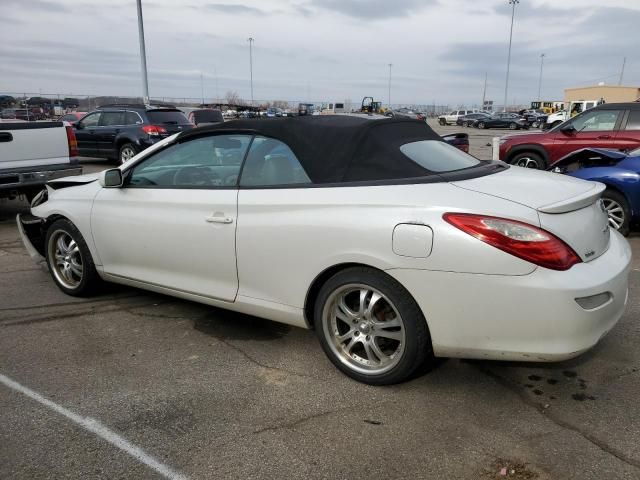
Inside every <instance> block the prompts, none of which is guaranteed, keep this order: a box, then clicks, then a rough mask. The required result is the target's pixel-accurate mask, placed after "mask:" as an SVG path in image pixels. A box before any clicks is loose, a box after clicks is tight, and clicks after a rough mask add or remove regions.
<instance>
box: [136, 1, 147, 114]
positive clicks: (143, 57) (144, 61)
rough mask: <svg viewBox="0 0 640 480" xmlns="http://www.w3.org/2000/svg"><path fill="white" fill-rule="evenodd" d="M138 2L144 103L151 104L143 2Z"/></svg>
mask: <svg viewBox="0 0 640 480" xmlns="http://www.w3.org/2000/svg"><path fill="white" fill-rule="evenodd" d="M137 2H138V35H139V37H140V67H141V69H142V102H143V103H145V104H147V103H149V83H148V82H147V51H146V49H145V47H144V25H143V21H142V0H137Z"/></svg>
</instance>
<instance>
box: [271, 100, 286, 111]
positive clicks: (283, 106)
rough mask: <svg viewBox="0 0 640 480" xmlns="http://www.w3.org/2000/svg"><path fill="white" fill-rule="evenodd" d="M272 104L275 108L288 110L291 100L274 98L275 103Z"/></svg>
mask: <svg viewBox="0 0 640 480" xmlns="http://www.w3.org/2000/svg"><path fill="white" fill-rule="evenodd" d="M271 106H273V107H275V108H281V109H283V110H286V109H288V108H289V102H287V101H285V100H274V101H273V103H272V104H271Z"/></svg>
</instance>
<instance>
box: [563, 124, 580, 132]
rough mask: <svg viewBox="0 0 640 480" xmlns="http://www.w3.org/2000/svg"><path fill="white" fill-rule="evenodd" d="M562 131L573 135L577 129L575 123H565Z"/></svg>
mask: <svg viewBox="0 0 640 480" xmlns="http://www.w3.org/2000/svg"><path fill="white" fill-rule="evenodd" d="M560 131H561V132H562V133H564V134H565V135H573V134H574V133H576V129H575V127H574V126H573V125H571V124H568V125H564V126H563V127H562V128H561V129H560Z"/></svg>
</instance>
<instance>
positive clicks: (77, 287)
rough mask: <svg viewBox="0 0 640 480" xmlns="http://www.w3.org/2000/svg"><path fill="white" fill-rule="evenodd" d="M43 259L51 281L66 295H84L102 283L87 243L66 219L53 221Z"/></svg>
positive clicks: (46, 240)
mask: <svg viewBox="0 0 640 480" xmlns="http://www.w3.org/2000/svg"><path fill="white" fill-rule="evenodd" d="M45 257H46V261H47V266H48V267H49V273H50V274H51V277H52V278H53V281H54V282H55V283H56V285H57V286H58V288H60V290H62V291H63V292H64V293H66V294H67V295H72V296H74V297H83V296H87V295H89V294H91V293H94V292H95V291H96V290H97V289H98V287H99V286H100V284H101V283H102V281H101V279H100V276H99V275H98V272H97V271H96V267H95V264H94V263H93V258H92V257H91V252H90V251H89V247H87V243H86V242H85V241H84V238H83V237H82V234H81V233H80V231H79V230H78V229H77V228H76V226H75V225H74V224H73V223H71V222H70V221H69V220H66V219H60V220H57V221H55V222H54V223H53V224H52V225H51V226H50V227H49V228H48V229H47V236H46V239H45Z"/></svg>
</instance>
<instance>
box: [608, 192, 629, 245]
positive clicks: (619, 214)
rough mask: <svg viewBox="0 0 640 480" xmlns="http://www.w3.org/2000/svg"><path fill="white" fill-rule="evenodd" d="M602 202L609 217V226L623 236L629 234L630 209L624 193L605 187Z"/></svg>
mask: <svg viewBox="0 0 640 480" xmlns="http://www.w3.org/2000/svg"><path fill="white" fill-rule="evenodd" d="M602 202H603V203H604V208H605V210H606V212H607V216H608V217H609V226H610V227H611V228H615V229H616V230H617V231H618V232H620V233H621V234H622V235H624V236H625V237H626V236H627V235H629V226H630V223H631V209H630V208H629V203H628V202H627V199H626V198H625V196H624V195H622V194H621V193H620V192H618V191H616V190H611V189H610V188H607V189H606V190H605V191H604V193H603V194H602Z"/></svg>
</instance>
